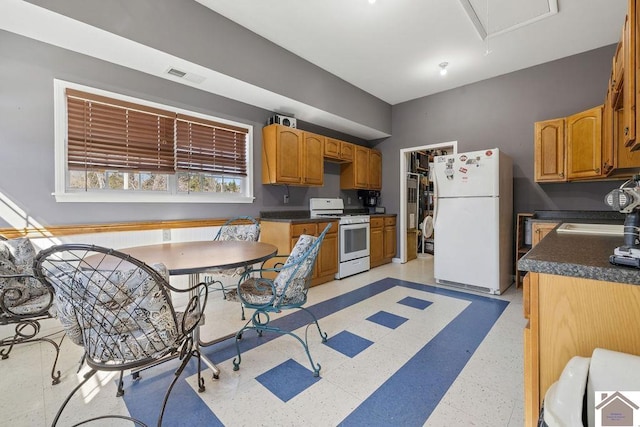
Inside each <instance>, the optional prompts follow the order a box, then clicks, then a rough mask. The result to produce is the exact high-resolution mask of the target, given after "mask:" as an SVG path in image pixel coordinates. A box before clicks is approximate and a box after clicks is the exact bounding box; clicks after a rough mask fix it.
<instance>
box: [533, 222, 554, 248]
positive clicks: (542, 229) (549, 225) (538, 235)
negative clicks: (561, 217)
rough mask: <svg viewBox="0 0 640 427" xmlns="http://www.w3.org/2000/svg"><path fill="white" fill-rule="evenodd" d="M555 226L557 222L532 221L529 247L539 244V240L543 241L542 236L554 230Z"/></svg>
mask: <svg viewBox="0 0 640 427" xmlns="http://www.w3.org/2000/svg"><path fill="white" fill-rule="evenodd" d="M556 225H558V223H557V222H538V221H534V222H533V223H532V224H531V247H534V246H535V245H537V244H538V243H540V240H542V239H544V236H546V235H547V234H549V233H550V232H551V231H552V230H553V229H554V228H556Z"/></svg>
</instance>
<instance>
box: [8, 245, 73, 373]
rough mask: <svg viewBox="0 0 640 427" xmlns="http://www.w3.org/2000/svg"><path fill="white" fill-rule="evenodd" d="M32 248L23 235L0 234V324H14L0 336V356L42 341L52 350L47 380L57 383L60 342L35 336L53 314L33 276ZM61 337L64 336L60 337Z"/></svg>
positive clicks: (49, 299) (46, 291)
mask: <svg viewBox="0 0 640 427" xmlns="http://www.w3.org/2000/svg"><path fill="white" fill-rule="evenodd" d="M35 256H36V249H35V248H34V246H33V244H32V243H31V241H30V240H29V239H27V238H18V239H10V240H7V239H5V238H4V237H2V236H0V325H12V326H14V332H13V335H12V336H8V337H6V338H2V339H0V357H1V358H2V359H7V358H8V357H9V354H10V353H11V350H13V347H14V346H15V345H16V344H26V343H32V342H37V341H41V342H46V343H49V344H51V345H52V346H53V348H54V349H55V351H56V355H55V358H54V359H53V366H52V368H51V383H52V384H53V385H55V384H58V383H59V382H60V371H57V370H56V365H57V363H58V356H59V355H60V343H61V342H60V343H56V342H55V341H53V340H52V339H51V338H49V337H47V336H38V335H39V333H40V327H41V325H40V322H41V321H42V320H45V319H50V318H52V317H53V316H54V315H55V307H54V306H53V293H52V292H51V291H50V290H49V288H47V287H46V286H44V285H43V284H42V283H41V282H40V281H38V280H37V279H36V278H35V276H34V275H33V270H32V266H33V261H34V259H35ZM62 339H64V335H63V336H62Z"/></svg>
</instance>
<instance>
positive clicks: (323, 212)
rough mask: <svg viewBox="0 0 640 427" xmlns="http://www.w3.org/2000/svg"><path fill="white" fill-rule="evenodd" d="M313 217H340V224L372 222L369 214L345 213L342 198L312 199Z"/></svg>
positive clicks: (311, 209)
mask: <svg viewBox="0 0 640 427" xmlns="http://www.w3.org/2000/svg"><path fill="white" fill-rule="evenodd" d="M309 205H310V206H309V207H310V211H311V218H338V219H339V221H338V223H339V224H362V223H365V222H370V217H369V215H364V214H355V215H354V214H345V213H344V201H343V200H342V199H319V198H315V199H310V202H309Z"/></svg>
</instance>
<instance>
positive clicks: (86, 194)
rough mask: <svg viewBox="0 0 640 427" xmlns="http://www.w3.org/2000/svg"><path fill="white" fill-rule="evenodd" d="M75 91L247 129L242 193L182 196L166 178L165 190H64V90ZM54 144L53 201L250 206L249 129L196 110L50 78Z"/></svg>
mask: <svg viewBox="0 0 640 427" xmlns="http://www.w3.org/2000/svg"><path fill="white" fill-rule="evenodd" d="M67 88H69V89H76V90H80V91H84V92H89V93H93V94H96V95H101V96H106V97H109V98H114V99H119V100H122V101H126V102H131V103H135V104H140V105H145V106H148V107H152V108H159V109H163V110H170V111H172V112H175V113H178V114H184V115H188V116H192V117H195V118H200V119H203V120H208V121H215V122H219V123H224V124H228V125H230V126H235V127H241V128H243V129H247V142H246V156H247V158H246V163H247V171H246V172H247V175H246V177H243V178H241V179H242V180H243V181H244V186H243V187H244V191H243V192H242V193H239V194H234V193H209V192H202V193H200V192H198V193H184V192H178V187H177V176H178V173H180V171H176V172H175V174H171V175H168V178H169V179H168V187H169V190H168V191H148V192H147V191H130V190H96V191H73V190H68V189H67V185H66V184H67V173H68V170H69V169H68V166H67V108H66V94H65V91H66V89H67ZM54 141H55V149H54V155H55V192H54V193H53V196H54V197H55V199H56V202H86V203H96V202H98V203H100V202H105V203H253V201H254V200H255V197H254V192H253V190H254V188H253V181H254V173H253V126H252V125H247V124H244V123H239V122H234V121H231V120H226V119H222V118H219V117H213V116H210V115H207V114H202V113H198V112H196V111H189V110H184V109H181V108H177V107H173V106H169V105H163V104H159V103H156V102H152V101H147V100H144V99H139V98H134V97H131V96H127V95H122V94H118V93H114V92H109V91H106V90H102V89H96V88H92V87H89V86H84V85H80V84H76V83H71V82H67V81H64V80H59V79H54Z"/></svg>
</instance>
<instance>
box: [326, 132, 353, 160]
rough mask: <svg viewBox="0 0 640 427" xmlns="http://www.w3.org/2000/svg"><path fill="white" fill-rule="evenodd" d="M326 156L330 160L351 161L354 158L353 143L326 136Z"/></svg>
mask: <svg viewBox="0 0 640 427" xmlns="http://www.w3.org/2000/svg"><path fill="white" fill-rule="evenodd" d="M324 157H325V158H326V159H327V160H329V161H335V162H350V161H352V160H353V144H351V143H349V142H345V141H340V140H339V139H334V138H328V137H327V138H325V143H324Z"/></svg>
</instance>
